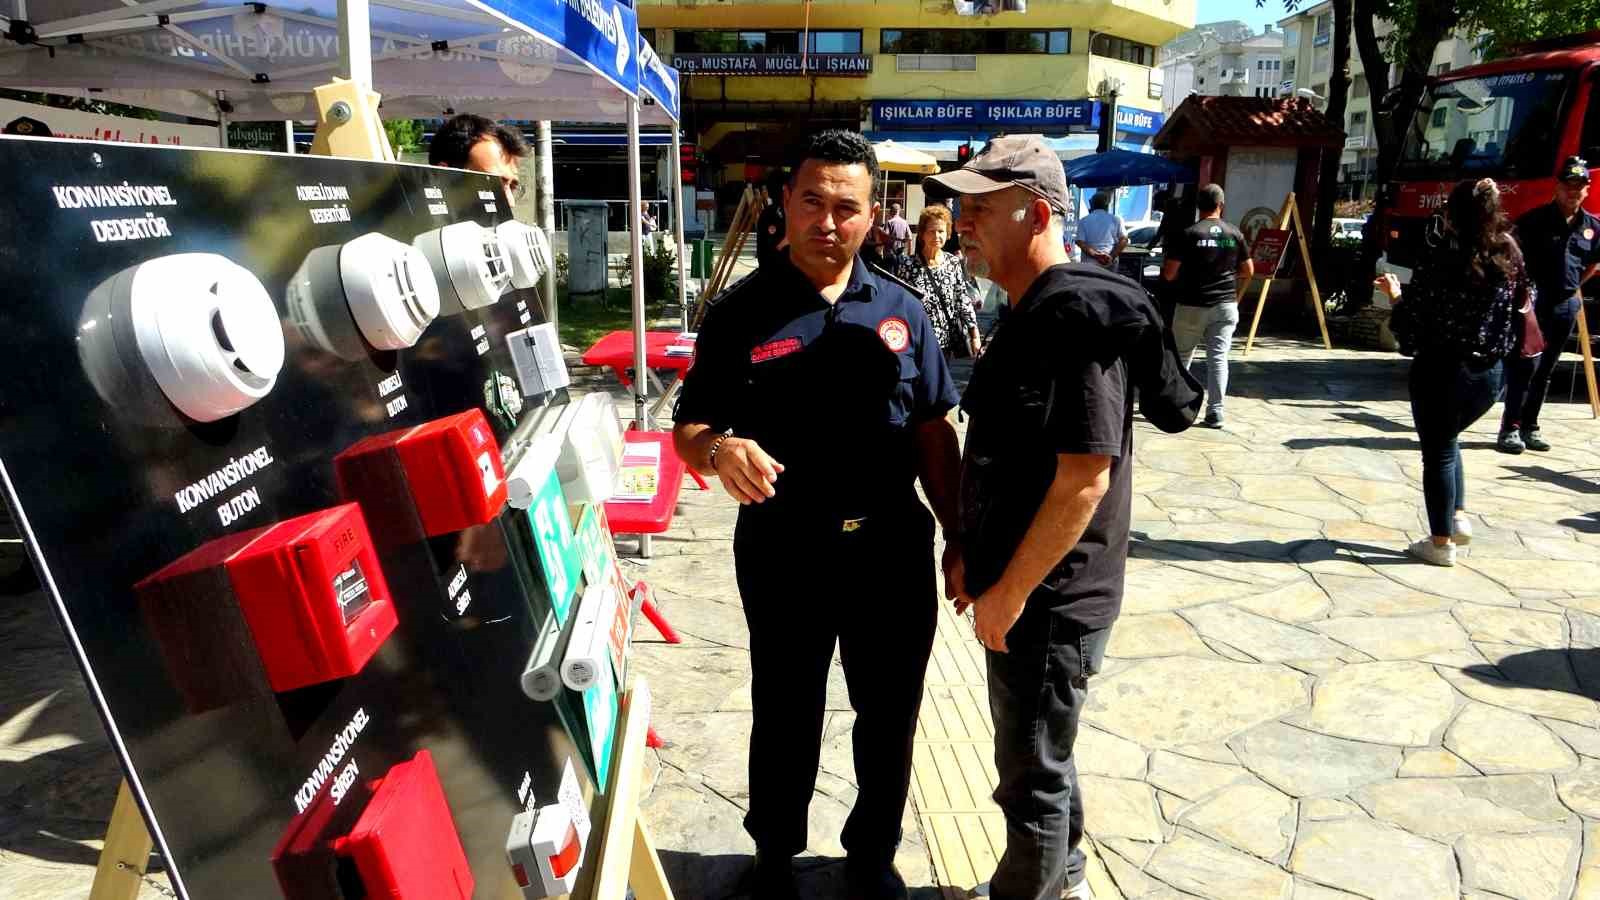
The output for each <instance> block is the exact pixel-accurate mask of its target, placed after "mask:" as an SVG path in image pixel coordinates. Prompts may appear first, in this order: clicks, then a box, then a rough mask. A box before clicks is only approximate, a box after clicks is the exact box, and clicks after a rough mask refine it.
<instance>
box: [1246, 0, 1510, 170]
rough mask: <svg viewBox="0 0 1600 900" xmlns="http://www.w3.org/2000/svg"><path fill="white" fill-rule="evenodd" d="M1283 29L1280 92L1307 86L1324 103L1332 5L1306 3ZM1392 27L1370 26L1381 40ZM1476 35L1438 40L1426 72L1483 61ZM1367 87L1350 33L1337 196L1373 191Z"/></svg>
mask: <svg viewBox="0 0 1600 900" xmlns="http://www.w3.org/2000/svg"><path fill="white" fill-rule="evenodd" d="M1278 24H1279V26H1280V27H1282V29H1283V70H1282V71H1283V83H1282V85H1281V88H1282V89H1283V90H1284V92H1285V93H1294V92H1295V91H1298V90H1301V89H1306V90H1309V91H1311V93H1312V94H1313V95H1315V98H1316V102H1319V103H1320V104H1322V105H1323V106H1324V107H1326V104H1327V98H1328V83H1329V81H1330V80H1331V79H1332V77H1333V4H1332V3H1326V2H1324V3H1319V4H1316V5H1315V6H1309V7H1306V8H1305V9H1304V10H1301V11H1299V12H1298V13H1296V14H1295V15H1292V16H1289V17H1287V18H1284V19H1281V20H1279V22H1278ZM1393 30H1394V27H1393V26H1392V25H1391V24H1390V23H1389V22H1387V21H1384V20H1379V21H1378V22H1377V24H1376V27H1375V28H1374V31H1375V33H1376V34H1377V36H1378V39H1379V41H1380V42H1381V41H1382V40H1383V39H1384V38H1385V37H1386V36H1388V34H1389V33H1390V32H1391V31H1393ZM1480 43H1481V39H1480V36H1477V35H1469V34H1465V33H1459V34H1456V35H1454V36H1452V37H1451V38H1449V39H1448V40H1444V41H1440V42H1439V46H1438V47H1437V48H1435V49H1434V52H1433V62H1432V64H1431V66H1430V72H1431V73H1432V74H1434V75H1442V74H1444V73H1446V72H1449V71H1451V70H1452V69H1459V68H1462V67H1463V66H1470V65H1473V64H1475V63H1478V62H1481V61H1482V60H1483V54H1482V52H1481V51H1480V50H1479V49H1478V47H1479V45H1480ZM1396 77H1398V72H1397V70H1396V69H1395V67H1394V66H1392V65H1391V66H1390V67H1389V83H1390V84H1391V85H1392V84H1394V81H1395V78H1396ZM1373 105H1374V98H1373V97H1372V89H1371V86H1370V84H1369V82H1368V79H1367V74H1366V70H1365V68H1364V67H1363V66H1362V64H1361V54H1360V52H1359V51H1357V49H1356V43H1355V35H1353V34H1352V35H1351V37H1350V95H1349V98H1348V100H1347V102H1346V104H1345V115H1344V118H1345V133H1346V134H1347V135H1349V137H1347V138H1346V139H1345V149H1344V155H1343V156H1342V157H1341V158H1340V160H1339V179H1340V182H1341V183H1342V184H1343V189H1342V191H1341V193H1342V196H1344V197H1345V198H1346V199H1355V200H1371V199H1372V198H1373V197H1374V196H1375V195H1376V193H1377V185H1376V183H1375V182H1374V180H1373V177H1374V173H1375V172H1376V171H1377V167H1378V139H1377V132H1376V131H1375V129H1374V123H1373Z"/></svg>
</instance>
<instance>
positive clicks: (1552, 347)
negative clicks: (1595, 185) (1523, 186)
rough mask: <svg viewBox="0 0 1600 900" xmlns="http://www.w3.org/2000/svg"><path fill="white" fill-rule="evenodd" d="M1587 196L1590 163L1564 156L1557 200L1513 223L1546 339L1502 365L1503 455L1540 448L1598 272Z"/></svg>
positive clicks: (1599, 243) (1595, 223) (1599, 258)
mask: <svg viewBox="0 0 1600 900" xmlns="http://www.w3.org/2000/svg"><path fill="white" fill-rule="evenodd" d="M1588 197H1589V163H1588V162H1587V161H1585V160H1584V159H1583V157H1580V156H1569V157H1567V159H1566V161H1564V162H1563V163H1562V164H1561V170H1560V172H1559V173H1558V174H1557V175H1556V195H1555V198H1554V199H1552V200H1551V201H1550V202H1549V203H1546V204H1545V205H1543V206H1540V207H1538V208H1536V209H1533V210H1530V211H1529V212H1527V213H1524V214H1523V216H1522V218H1520V219H1518V220H1517V243H1518V244H1519V245H1521V247H1522V258H1523V259H1524V260H1525V261H1526V264H1527V266H1528V275H1529V276H1530V278H1531V279H1532V280H1533V284H1534V289H1535V291H1536V292H1537V296H1536V297H1535V299H1534V304H1533V309H1534V314H1535V316H1536V317H1537V318H1538V320H1539V331H1540V332H1542V333H1543V335H1544V352H1543V353H1542V354H1539V355H1536V356H1533V357H1526V356H1523V355H1522V354H1521V353H1513V354H1511V356H1510V357H1509V358H1507V360H1506V408H1505V412H1504V414H1503V415H1502V416H1501V417H1500V439H1499V440H1498V441H1497V442H1496V447H1497V448H1498V449H1499V450H1500V452H1502V453H1513V454H1515V453H1521V452H1522V451H1524V450H1535V451H1545V450H1549V449H1550V444H1549V442H1547V441H1546V440H1545V439H1544V435H1542V434H1540V432H1539V412H1540V410H1541V409H1543V408H1544V395H1545V392H1546V391H1547V390H1549V388H1550V376H1551V374H1552V373H1554V372H1555V368H1556V362H1557V361H1558V360H1559V359H1561V351H1562V350H1563V349H1565V348H1566V346H1567V341H1568V339H1570V338H1571V337H1572V327H1573V325H1574V324H1575V323H1576V322H1577V321H1578V311H1579V310H1580V309H1581V308H1582V304H1583V285H1584V282H1586V281H1588V280H1589V279H1591V278H1593V277H1594V276H1595V274H1596V273H1600V218H1597V217H1596V216H1595V214H1594V213H1591V212H1589V211H1588V210H1586V209H1584V208H1583V202H1584V200H1586V199H1588Z"/></svg>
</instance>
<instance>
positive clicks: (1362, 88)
mask: <svg viewBox="0 0 1600 900" xmlns="http://www.w3.org/2000/svg"><path fill="white" fill-rule="evenodd" d="M1367 94H1368V90H1367V76H1365V75H1357V76H1355V77H1354V78H1352V79H1350V96H1352V97H1365V96H1367Z"/></svg>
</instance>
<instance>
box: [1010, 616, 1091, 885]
mask: <svg viewBox="0 0 1600 900" xmlns="http://www.w3.org/2000/svg"><path fill="white" fill-rule="evenodd" d="M1110 638H1111V629H1110V628H1099V629H1087V628H1084V627H1083V626H1082V625H1079V624H1077V623H1075V622H1071V621H1069V620H1067V619H1064V618H1062V617H1061V616H1059V615H1056V614H1054V613H1052V612H1051V611H1050V610H1048V609H1045V608H1042V607H1030V608H1028V609H1026V610H1024V611H1023V613H1022V618H1020V619H1018V620H1017V624H1016V625H1015V626H1013V627H1012V629H1011V632H1010V633H1009V634H1007V635H1006V647H1007V650H1008V652H1006V653H995V652H994V651H992V650H990V651H988V660H989V709H990V711H991V713H992V714H993V716H994V761H995V768H996V770H998V772H999V775H1000V783H999V786H998V787H996V788H995V792H994V801H995V803H998V804H999V805H1000V809H1001V811H1002V812H1004V813H1005V816H1006V852H1005V855H1003V856H1002V857H1001V858H1000V863H999V865H998V866H997V867H996V868H995V873H994V877H993V878H992V879H991V880H990V883H989V896H990V897H991V898H993V900H1055V898H1058V897H1060V896H1061V892H1062V890H1063V889H1065V888H1067V887H1071V886H1073V885H1076V884H1077V883H1078V882H1080V881H1082V880H1083V878H1084V866H1085V864H1086V862H1087V860H1086V859H1085V857H1084V853H1083V850H1082V849H1081V848H1080V846H1079V845H1080V844H1082V842H1083V796H1082V794H1081V793H1080V792H1079V790H1078V765H1077V761H1076V760H1075V759H1074V758H1073V755H1072V746H1073V744H1074V743H1075V742H1076V741H1077V739H1078V719H1079V717H1080V716H1081V715H1082V714H1083V707H1084V704H1085V703H1086V702H1087V701H1088V699H1089V680H1090V677H1091V676H1093V675H1094V674H1096V673H1098V672H1099V671H1100V667H1101V665H1102V664H1103V663H1104V662H1105V654H1106V644H1107V642H1108V641H1109V640H1110Z"/></svg>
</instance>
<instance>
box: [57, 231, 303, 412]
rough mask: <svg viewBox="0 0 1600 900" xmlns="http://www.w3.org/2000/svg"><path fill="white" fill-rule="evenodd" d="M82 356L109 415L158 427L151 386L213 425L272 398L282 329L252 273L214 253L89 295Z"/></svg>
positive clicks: (115, 280) (132, 273) (182, 256)
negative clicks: (130, 416) (121, 412)
mask: <svg viewBox="0 0 1600 900" xmlns="http://www.w3.org/2000/svg"><path fill="white" fill-rule="evenodd" d="M78 355H79V357H80V358H81V359H82V360H83V363H84V367H85V369H86V370H87V371H88V374H89V380H90V381H91V382H93V384H94V386H95V389H96V391H97V392H99V394H100V396H101V398H102V399H104V400H105V401H106V403H108V404H110V405H111V406H114V407H118V408H126V409H129V410H130V411H133V412H134V413H135V414H137V415H140V416H141V417H142V418H145V419H147V420H148V419H156V420H159V419H160V418H162V416H161V411H160V410H159V408H158V404H159V401H153V402H152V400H151V399H150V396H149V395H150V393H151V392H149V391H148V390H147V388H148V383H149V381H150V380H154V381H155V383H156V386H157V387H159V388H160V389H161V393H162V394H163V395H165V396H166V398H167V400H169V401H171V403H172V405H173V406H175V407H177V409H178V411H179V412H181V413H183V414H184V415H185V416H188V417H189V418H191V419H194V420H196V421H200V422H214V421H216V420H218V419H222V418H226V417H227V416H231V415H233V414H234V413H236V412H239V411H240V410H242V409H245V408H246V407H248V406H250V405H251V404H253V403H255V402H256V401H257V400H260V399H261V398H262V397H265V396H266V395H267V393H268V392H269V391H271V390H272V385H273V384H274V383H275V382H276V381H277V378H278V372H279V370H281V369H282V368H283V355H284V344H283V329H282V327H281V326H280V325H279V322H278V310H277V307H276V306H274V305H273V302H272V298H271V297H270V296H268V294H267V289H266V288H265V287H264V286H262V284H261V281H260V280H259V279H257V278H256V277H255V275H253V274H251V273H250V271H249V270H247V269H245V268H244V267H243V266H240V265H238V264H237V263H234V262H233V261H231V260H229V259H228V258H226V257H224V256H219V255H217V254H215V253H177V254H173V255H171V256H163V257H159V258H156V259H152V260H149V261H147V262H143V263H140V264H139V265H137V266H133V267H131V268H128V269H124V270H122V271H121V272H119V273H117V274H116V275H114V276H112V277H111V278H110V279H108V280H106V281H105V282H103V283H101V285H100V286H99V287H97V288H95V289H94V291H93V292H91V293H90V295H89V300H88V303H87V304H86V305H85V307H84V311H83V316H82V319H81V320H80V321H79V323H78ZM169 415H170V414H169Z"/></svg>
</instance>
